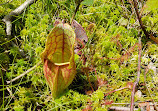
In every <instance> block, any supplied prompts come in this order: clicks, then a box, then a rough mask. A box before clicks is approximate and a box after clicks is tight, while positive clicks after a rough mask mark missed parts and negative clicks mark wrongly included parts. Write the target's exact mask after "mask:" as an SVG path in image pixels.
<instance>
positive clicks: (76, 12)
mask: <svg viewBox="0 0 158 111" xmlns="http://www.w3.org/2000/svg"><path fill="white" fill-rule="evenodd" d="M82 1H83V0H80V1H79V3H78V5H77V7H76V10H75V12H74V14H73V16H72V18H71V21H70V24H71V23H72V21H73V19H74V17H75V15H76V13H77V11H78V9H79V7H80V4H81V2H82Z"/></svg>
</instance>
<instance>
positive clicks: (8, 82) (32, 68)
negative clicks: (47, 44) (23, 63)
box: [6, 61, 42, 84]
mask: <svg viewBox="0 0 158 111" xmlns="http://www.w3.org/2000/svg"><path fill="white" fill-rule="evenodd" d="M41 63H42V61H40V62H38V63H37V64H36V65H35V66H33V67H31V68H30V69H29V70H27V71H26V72H24V73H22V74H21V75H19V76H17V77H16V78H14V79H12V80H10V81H6V82H7V84H10V83H11V82H14V81H16V80H18V79H19V78H21V77H23V76H24V75H26V74H27V73H29V72H31V71H32V70H34V69H35V68H36V67H37V66H39V65H40V64H41Z"/></svg>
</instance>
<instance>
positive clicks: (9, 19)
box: [2, 0, 36, 36]
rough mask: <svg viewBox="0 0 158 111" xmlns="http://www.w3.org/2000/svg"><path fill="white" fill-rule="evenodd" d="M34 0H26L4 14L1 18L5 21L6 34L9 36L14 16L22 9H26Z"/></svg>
mask: <svg viewBox="0 0 158 111" xmlns="http://www.w3.org/2000/svg"><path fill="white" fill-rule="evenodd" d="M35 1H36V0H26V1H25V2H24V3H23V4H22V5H20V6H19V7H18V8H16V9H15V10H13V11H12V12H10V13H9V14H8V15H6V16H5V17H4V18H3V19H2V20H3V21H4V22H5V23H6V34H7V36H11V30H12V20H13V19H14V17H15V16H17V15H19V14H21V13H22V12H23V11H24V9H26V8H27V7H28V6H30V5H31V4H33V3H34V2H35Z"/></svg>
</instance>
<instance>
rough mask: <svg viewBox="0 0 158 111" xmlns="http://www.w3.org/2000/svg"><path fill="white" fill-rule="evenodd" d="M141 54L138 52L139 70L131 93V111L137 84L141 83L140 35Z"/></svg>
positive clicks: (131, 110)
mask: <svg viewBox="0 0 158 111" xmlns="http://www.w3.org/2000/svg"><path fill="white" fill-rule="evenodd" d="M138 46H139V47H138V48H139V54H138V71H137V80H136V81H135V82H134V84H133V90H132V93H131V104H130V111H133V110H134V95H135V89H136V86H137V84H138V83H139V78H140V68H141V52H142V50H141V37H139V45H138Z"/></svg>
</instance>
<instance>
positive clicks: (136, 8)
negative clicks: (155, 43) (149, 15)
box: [133, 0, 149, 38]
mask: <svg viewBox="0 0 158 111" xmlns="http://www.w3.org/2000/svg"><path fill="white" fill-rule="evenodd" d="M133 3H134V8H135V11H136V14H137V18H138V21H139V24H140V26H141V28H142V30H143V32H144V34H145V35H146V37H147V38H149V33H148V32H147V31H146V30H145V26H144V25H143V22H142V20H141V16H140V14H139V12H138V6H137V4H138V3H137V2H136V0H133Z"/></svg>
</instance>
